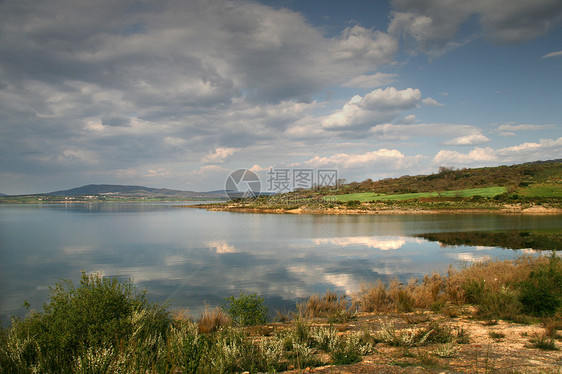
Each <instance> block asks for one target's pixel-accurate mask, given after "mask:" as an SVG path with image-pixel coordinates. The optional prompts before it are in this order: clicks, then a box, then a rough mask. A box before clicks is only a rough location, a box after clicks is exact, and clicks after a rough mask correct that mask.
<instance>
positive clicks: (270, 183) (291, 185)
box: [267, 169, 338, 193]
mask: <svg viewBox="0 0 562 374" xmlns="http://www.w3.org/2000/svg"><path fill="white" fill-rule="evenodd" d="M337 183H338V171H337V170H336V169H316V170H315V169H269V171H268V172H267V188H268V192H273V193H284V192H290V191H294V190H297V189H306V190H311V189H316V188H320V187H337Z"/></svg>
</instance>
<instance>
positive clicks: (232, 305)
mask: <svg viewBox="0 0 562 374" xmlns="http://www.w3.org/2000/svg"><path fill="white" fill-rule="evenodd" d="M226 303H227V305H224V306H223V309H224V311H225V312H226V313H228V315H229V316H230V318H232V321H233V322H234V323H236V324H238V325H242V326H253V325H259V324H263V323H266V322H267V307H266V306H265V305H264V299H263V297H260V296H258V295H257V294H256V293H253V294H247V293H244V292H242V291H241V292H240V296H238V297H234V296H229V297H227V298H226Z"/></svg>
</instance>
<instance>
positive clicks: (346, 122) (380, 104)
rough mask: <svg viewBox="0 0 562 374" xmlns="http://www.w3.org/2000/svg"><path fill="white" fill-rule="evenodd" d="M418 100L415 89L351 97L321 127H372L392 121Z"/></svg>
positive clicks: (418, 93)
mask: <svg viewBox="0 0 562 374" xmlns="http://www.w3.org/2000/svg"><path fill="white" fill-rule="evenodd" d="M420 99H421V91H420V90H419V89H417V88H416V89H414V88H406V89H404V90H397V89H396V88H394V87H387V88H385V89H380V88H379V89H376V90H374V91H371V92H369V93H368V94H366V95H365V96H364V97H361V96H360V95H355V96H353V97H352V98H351V100H349V101H348V102H347V103H346V104H345V105H344V106H343V108H342V109H341V110H340V111H338V112H336V113H333V114H332V115H330V116H328V117H326V118H325V119H324V120H323V121H322V127H323V128H325V129H329V130H335V129H349V128H353V127H372V126H375V125H377V124H380V123H381V122H386V121H389V120H392V119H393V118H395V117H396V116H397V115H398V113H399V112H400V111H403V110H407V109H412V108H415V107H416V105H417V104H418V103H419V102H420Z"/></svg>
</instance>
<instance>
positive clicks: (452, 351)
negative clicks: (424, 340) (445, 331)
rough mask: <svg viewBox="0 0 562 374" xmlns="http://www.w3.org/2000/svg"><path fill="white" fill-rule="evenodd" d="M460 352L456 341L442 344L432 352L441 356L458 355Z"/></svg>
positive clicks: (451, 356)
mask: <svg viewBox="0 0 562 374" xmlns="http://www.w3.org/2000/svg"><path fill="white" fill-rule="evenodd" d="M458 352H459V347H458V346H457V345H456V343H455V342H449V343H444V344H440V345H439V346H438V347H437V348H435V349H434V350H433V351H431V353H433V354H434V355H435V356H439V357H441V358H453V357H456V356H457V353H458Z"/></svg>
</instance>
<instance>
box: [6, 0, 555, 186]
mask: <svg viewBox="0 0 562 374" xmlns="http://www.w3.org/2000/svg"><path fill="white" fill-rule="evenodd" d="M0 28H1V30H0V156H1V157H0V192H2V193H8V194H16V193H38V192H46V191H52V190H58V189H66V188H71V187H76V186H79V185H84V184H90V183H108V184H139V185H146V186H151V187H167V188H175V189H182V190H199V191H204V190H214V189H221V188H223V186H224V182H225V180H226V178H227V176H228V174H229V173H230V172H231V171H232V170H235V169H238V168H251V169H252V170H254V171H256V172H257V173H258V174H259V175H260V177H261V178H262V180H264V181H265V179H266V178H267V176H266V172H267V170H269V169H270V168H313V169H322V168H331V169H337V170H338V176H339V177H341V178H345V179H347V180H348V181H352V180H355V181H361V180H364V179H366V178H372V179H375V180H376V179H380V178H386V177H393V176H400V175H405V174H410V175H413V174H419V173H432V172H435V171H436V170H437V169H438V168H439V166H454V167H457V168H462V167H479V166H494V165H502V164H514V163H520V162H526V161H534V160H540V159H542V160H545V159H554V158H560V157H561V156H560V155H561V154H562V131H561V126H562V123H561V122H560V121H561V118H562V116H561V114H562V110H561V108H560V103H562V42H561V41H562V3H561V2H560V1H559V0H533V1H531V0H529V1H527V0H517V1H515V0H514V1H507V2H506V1H500V0H470V1H466V0H450V1H437V0H426V1H419V0H395V1H389V2H383V1H346V2H342V1H290V0H284V1H262V2H257V1H256V2H254V1H225V0H213V1H176V0H165V1H161V2H157V3H156V2H150V1H122V0H118V1H109V0H107V1H97V2H90V1H71V2H70V1H62V0H51V1H44V2H39V3H38V2H35V1H26V0H23V1H5V2H2V3H0Z"/></svg>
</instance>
